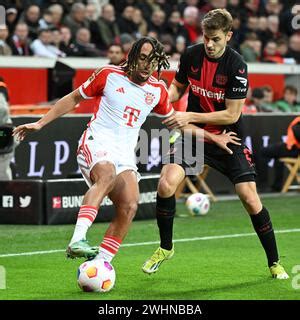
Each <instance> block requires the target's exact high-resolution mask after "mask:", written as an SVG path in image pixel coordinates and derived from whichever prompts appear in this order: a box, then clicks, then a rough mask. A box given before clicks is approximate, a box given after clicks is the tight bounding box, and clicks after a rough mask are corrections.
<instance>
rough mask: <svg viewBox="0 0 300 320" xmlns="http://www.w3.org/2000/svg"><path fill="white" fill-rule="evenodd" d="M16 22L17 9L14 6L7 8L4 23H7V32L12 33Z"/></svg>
mask: <svg viewBox="0 0 300 320" xmlns="http://www.w3.org/2000/svg"><path fill="white" fill-rule="evenodd" d="M17 22H18V10H17V9H16V8H14V7H11V8H8V9H7V10H6V25H7V28H8V31H9V34H12V33H13V31H14V30H15V26H16V24H17Z"/></svg>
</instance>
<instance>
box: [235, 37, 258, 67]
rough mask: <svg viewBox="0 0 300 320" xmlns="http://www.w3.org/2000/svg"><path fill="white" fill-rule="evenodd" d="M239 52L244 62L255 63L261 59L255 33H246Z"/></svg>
mask: <svg viewBox="0 0 300 320" xmlns="http://www.w3.org/2000/svg"><path fill="white" fill-rule="evenodd" d="M240 52H241V54H242V56H243V57H244V59H245V61H246V62H257V61H259V60H260V57H261V41H260V40H259V39H258V37H257V35H256V33H254V32H251V33H247V34H246V37H245V41H244V42H243V43H242V44H241V46H240Z"/></svg>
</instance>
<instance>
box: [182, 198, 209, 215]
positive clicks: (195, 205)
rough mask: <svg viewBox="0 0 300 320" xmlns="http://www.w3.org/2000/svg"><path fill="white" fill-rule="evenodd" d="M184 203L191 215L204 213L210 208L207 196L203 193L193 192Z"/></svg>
mask: <svg viewBox="0 0 300 320" xmlns="http://www.w3.org/2000/svg"><path fill="white" fill-rule="evenodd" d="M185 204H186V207H187V209H188V211H189V213H190V214H191V215H192V216H203V215H206V214H207V213H208V211H209V209H210V201H209V197H208V196H207V195H206V194H204V193H193V194H192V195H190V196H189V197H188V198H187V200H186V203H185Z"/></svg>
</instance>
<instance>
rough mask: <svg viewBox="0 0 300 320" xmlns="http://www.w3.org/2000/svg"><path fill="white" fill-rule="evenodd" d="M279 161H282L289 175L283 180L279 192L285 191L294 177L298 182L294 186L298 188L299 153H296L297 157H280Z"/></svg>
mask: <svg viewBox="0 0 300 320" xmlns="http://www.w3.org/2000/svg"><path fill="white" fill-rule="evenodd" d="M280 161H281V162H283V163H284V164H285V166H286V167H287V168H288V170H289V175H288V177H287V179H286V180H285V183H284V185H283V187H282V190H281V192H282V193H285V192H287V191H288V190H289V189H290V188H291V184H292V182H293V181H294V180H295V179H296V181H297V184H298V186H297V187H296V188H297V189H300V154H299V155H298V158H280Z"/></svg>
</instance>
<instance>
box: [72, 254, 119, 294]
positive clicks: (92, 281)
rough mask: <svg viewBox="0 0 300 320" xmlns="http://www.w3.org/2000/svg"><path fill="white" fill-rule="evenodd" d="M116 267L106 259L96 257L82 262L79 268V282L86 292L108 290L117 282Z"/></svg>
mask: <svg viewBox="0 0 300 320" xmlns="http://www.w3.org/2000/svg"><path fill="white" fill-rule="evenodd" d="M115 280H116V273H115V269H114V267H113V266H112V265H111V264H110V263H109V262H108V261H105V260H104V259H94V260H90V261H86V262H84V263H82V264H81V265H80V266H79V268H78V273H77V282H78V285H79V287H80V288H81V289H82V290H83V291H85V292H107V291H109V290H111V289H112V288H113V286H114V284H115Z"/></svg>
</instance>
